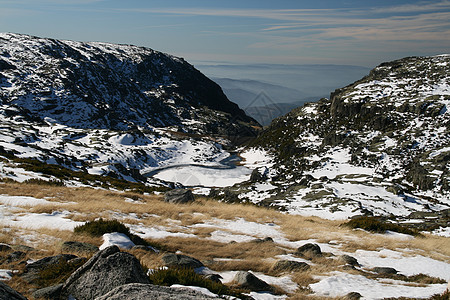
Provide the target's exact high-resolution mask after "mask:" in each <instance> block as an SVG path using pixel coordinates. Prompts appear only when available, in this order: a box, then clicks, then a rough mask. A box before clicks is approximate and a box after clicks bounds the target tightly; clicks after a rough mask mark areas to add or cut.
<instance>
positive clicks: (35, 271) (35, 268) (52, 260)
mask: <svg viewBox="0 0 450 300" xmlns="http://www.w3.org/2000/svg"><path fill="white" fill-rule="evenodd" d="M74 258H76V256H75V255H72V254H60V255H56V256H49V257H44V258H42V259H40V260H38V261H35V262H33V263H30V264H27V265H26V266H25V271H24V272H23V274H22V275H21V278H22V279H23V280H25V281H26V282H28V283H33V282H35V281H36V280H38V279H39V273H40V272H41V271H42V270H44V269H47V268H49V267H50V266H52V265H56V264H59V263H60V262H61V261H66V262H67V261H69V260H71V259H74Z"/></svg>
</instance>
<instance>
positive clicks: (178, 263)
mask: <svg viewBox="0 0 450 300" xmlns="http://www.w3.org/2000/svg"><path fill="white" fill-rule="evenodd" d="M161 259H162V261H163V262H164V265H165V266H167V267H182V268H193V269H197V268H201V267H204V265H203V263H202V262H201V261H199V260H198V259H195V258H193V257H190V256H187V255H182V254H174V253H168V254H166V255H164V256H163V257H162V258H161Z"/></svg>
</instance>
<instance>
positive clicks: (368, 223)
mask: <svg viewBox="0 0 450 300" xmlns="http://www.w3.org/2000/svg"><path fill="white" fill-rule="evenodd" d="M342 226H346V227H350V228H361V229H364V230H367V231H370V232H376V233H385V232H386V231H388V230H389V231H395V232H399V233H404V234H410V235H414V236H420V235H421V234H420V233H419V232H418V231H415V230H412V229H409V228H406V227H403V226H400V225H398V224H393V223H388V222H383V221H381V220H380V219H379V218H376V217H358V218H355V219H352V220H350V221H349V222H347V223H344V224H342Z"/></svg>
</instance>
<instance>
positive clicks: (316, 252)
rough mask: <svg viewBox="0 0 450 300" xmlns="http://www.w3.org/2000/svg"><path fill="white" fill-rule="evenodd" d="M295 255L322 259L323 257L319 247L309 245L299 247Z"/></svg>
mask: <svg viewBox="0 0 450 300" xmlns="http://www.w3.org/2000/svg"><path fill="white" fill-rule="evenodd" d="M294 254H296V255H299V256H305V257H320V256H322V250H321V249H320V247H319V245H317V244H311V243H308V244H305V245H303V246H301V247H299V248H298V249H297V251H295V253H294Z"/></svg>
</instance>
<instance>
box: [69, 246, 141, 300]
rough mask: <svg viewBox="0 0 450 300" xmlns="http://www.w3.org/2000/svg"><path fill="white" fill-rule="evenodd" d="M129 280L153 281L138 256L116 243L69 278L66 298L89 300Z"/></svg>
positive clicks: (130, 281)
mask: <svg viewBox="0 0 450 300" xmlns="http://www.w3.org/2000/svg"><path fill="white" fill-rule="evenodd" d="M128 283H150V280H149V278H148V277H147V275H146V274H145V273H144V271H143V270H142V267H141V265H140V263H139V260H138V259H137V258H136V257H134V256H133V255H131V254H129V253H127V252H120V250H119V248H118V247H117V246H111V247H108V248H106V249H104V250H102V251H99V252H97V253H96V254H95V255H94V256H93V257H92V258H91V259H89V260H88V261H87V262H86V263H85V264H84V265H83V266H81V267H80V268H79V269H78V270H76V271H75V272H74V273H72V275H71V276H70V277H69V278H68V279H67V280H66V282H65V283H64V286H63V288H62V296H63V297H64V298H66V297H68V296H69V295H72V296H73V297H74V298H76V299H83V300H90V299H95V298H96V297H99V296H102V295H104V294H106V293H108V292H109V291H111V290H113V289H114V288H116V287H119V286H121V285H124V284H128Z"/></svg>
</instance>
